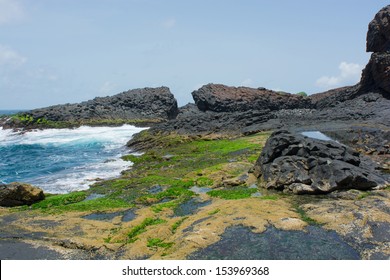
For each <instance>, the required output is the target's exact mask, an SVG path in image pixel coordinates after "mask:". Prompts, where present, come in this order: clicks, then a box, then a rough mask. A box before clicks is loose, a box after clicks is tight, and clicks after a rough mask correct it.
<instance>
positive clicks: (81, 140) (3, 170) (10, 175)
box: [0, 125, 145, 193]
mask: <svg viewBox="0 0 390 280" xmlns="http://www.w3.org/2000/svg"><path fill="white" fill-rule="evenodd" d="M143 129H145V128H137V127H134V126H131V125H123V126H120V127H88V126H82V127H79V128H76V129H46V130H34V131H28V132H23V133H20V132H15V131H12V130H3V129H0V162H1V163H2V164H1V165H0V181H1V182H4V183H9V182H13V181H22V182H26V183H30V184H34V185H36V186H39V187H41V188H42V189H43V190H44V191H46V192H51V193H67V192H70V191H75V190H84V189H87V188H88V187H89V185H91V184H92V183H94V182H96V181H97V180H99V179H108V178H112V177H115V176H118V175H119V174H120V172H121V171H122V170H124V169H127V168H129V167H130V166H131V163H130V162H125V161H123V160H122V159H121V156H122V155H123V154H124V153H128V152H129V151H128V150H127V149H126V147H125V144H126V142H127V141H128V140H129V139H130V138H131V137H132V135H134V134H135V133H138V132H140V131H141V130H143Z"/></svg>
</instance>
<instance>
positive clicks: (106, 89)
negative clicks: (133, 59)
mask: <svg viewBox="0 0 390 280" xmlns="http://www.w3.org/2000/svg"><path fill="white" fill-rule="evenodd" d="M115 88H116V84H114V83H112V82H108V81H107V82H105V83H104V84H103V85H102V86H101V87H100V89H99V92H100V93H102V94H112V93H113V91H114V90H115Z"/></svg>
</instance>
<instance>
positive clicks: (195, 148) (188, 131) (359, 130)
mask: <svg viewBox="0 0 390 280" xmlns="http://www.w3.org/2000/svg"><path fill="white" fill-rule="evenodd" d="M389 22H390V5H389V6H386V7H384V8H383V9H382V10H380V11H379V12H378V14H377V15H376V16H375V18H374V19H373V21H372V22H371V23H370V24H369V28H368V33H367V51H368V52H373V54H372V55H371V58H370V61H369V62H368V64H367V66H366V68H365V69H364V71H363V73H362V78H361V81H360V82H359V83H358V84H356V85H354V86H349V87H343V88H338V89H333V90H330V91H327V92H324V93H318V94H314V95H311V96H307V97H304V96H300V95H295V94H289V93H283V92H275V91H272V90H268V89H265V88H257V89H254V88H248V87H230V86H225V85H219V84H208V85H204V86H202V87H201V88H200V89H198V90H196V91H194V92H193V93H192V96H193V99H194V103H193V104H188V105H186V106H183V107H181V108H178V107H177V103H176V100H175V98H174V96H173V95H172V94H171V93H170V91H169V89H168V88H165V87H161V88H155V89H151V88H146V89H137V90H131V91H128V92H124V93H121V94H118V95H116V96H112V97H105V98H96V99H94V100H91V101H87V102H83V103H80V104H66V105H59V106H53V107H49V108H43V109H37V110H32V111H30V112H26V113H24V114H21V115H18V116H16V117H13V118H3V120H2V124H1V126H3V127H8V128H26V127H27V128H36V127H40V128H45V127H56V125H57V124H62V125H67V126H74V125H80V124H102V123H107V120H110V123H111V124H119V123H134V124H137V125H144V124H145V123H147V124H148V125H150V126H151V127H150V129H148V130H145V131H142V132H141V133H139V134H137V135H136V136H135V137H134V138H133V139H131V140H130V141H129V142H128V147H129V148H130V149H131V151H132V152H133V151H142V152H143V154H142V155H134V154H129V155H128V156H125V157H123V159H124V160H129V161H132V162H133V163H134V165H133V166H132V168H131V169H130V170H127V171H124V172H123V173H122V175H121V177H120V178H116V179H112V180H106V181H101V182H97V183H96V184H94V185H92V186H91V188H90V189H89V190H87V191H81V192H74V193H70V194H65V195H50V194H48V195H46V197H45V198H44V199H43V200H42V197H39V199H38V201H37V202H35V203H33V204H32V202H28V203H22V204H26V205H23V206H19V207H14V208H12V209H9V208H5V207H3V208H0V222H1V230H0V249H2V248H6V250H3V249H2V250H0V252H1V253H0V254H3V255H0V256H1V257H2V258H4V259H6V258H12V255H10V254H8V255H7V252H8V251H9V252H12V250H16V249H15V248H19V249H20V248H21V247H23V246H24V248H27V249H28V250H30V246H31V244H32V245H34V246H41V247H42V252H44V253H45V254H46V255H47V256H49V255H50V256H54V257H53V258H65V259H74V258H79V259H80V258H81V259H84V258H87V259H100V258H103V259H106V258H108V259H110V258H113V259H270V258H272V259H389V258H390V189H389V181H390V180H389V170H390V161H389V160H390V137H389V136H390V122H389V119H390V79H389V73H390V70H389V69H390V65H389V63H390V59H389V57H390V36H389V34H390V32H389V28H390V27H389V26H390V25H389ZM308 131H315V132H318V131H320V132H322V133H324V134H326V136H328V137H330V138H331V139H322V140H320V139H315V138H313V137H307V136H304V135H303V134H302V132H308ZM16 185H17V184H16ZM16 185H15V186H16ZM6 191H8V190H7V186H1V188H0V197H6ZM1 192H2V193H1ZM12 199H13V200H15V198H12ZM17 203H19V202H18V201H17ZM5 206H11V205H5ZM12 248H14V249H12ZM264 248H267V249H266V250H265V249H264ZM313 248H314V249H313ZM19 249H18V250H19ZM7 250H8V251H7ZM4 252H5V253H4ZM50 252H51V254H49V253H50ZM281 252H284V253H283V254H282V253H281ZM41 255H42V254H38V256H41ZM15 256H16V255H15ZM18 257H21V258H23V256H19V255H18ZM15 258H16V257H15Z"/></svg>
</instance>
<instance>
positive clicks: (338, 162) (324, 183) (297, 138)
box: [254, 130, 387, 194]
mask: <svg viewBox="0 0 390 280" xmlns="http://www.w3.org/2000/svg"><path fill="white" fill-rule="evenodd" d="M374 166H375V165H374V163H373V162H371V161H370V160H369V159H365V158H362V157H361V156H360V154H359V153H358V152H356V151H355V150H353V149H351V148H349V147H347V146H345V145H342V144H340V143H337V142H334V141H323V140H318V139H313V138H308V137H305V136H303V135H301V134H293V133H291V132H288V131H285V130H279V131H276V132H274V133H273V134H272V135H271V137H270V138H269V139H268V141H267V143H266V144H265V146H264V148H263V150H262V152H261V155H260V157H259V158H258V160H257V162H256V164H255V168H254V170H255V175H256V176H257V177H262V179H263V181H264V182H265V184H266V185H265V187H266V188H268V189H277V190H283V191H286V192H293V193H296V194H318V193H329V192H332V191H335V190H346V189H359V190H368V189H377V188H384V187H386V184H387V182H386V181H385V180H384V179H383V178H382V177H381V176H380V175H379V174H377V173H376V171H375V169H374Z"/></svg>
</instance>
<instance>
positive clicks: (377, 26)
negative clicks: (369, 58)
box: [367, 5, 390, 52]
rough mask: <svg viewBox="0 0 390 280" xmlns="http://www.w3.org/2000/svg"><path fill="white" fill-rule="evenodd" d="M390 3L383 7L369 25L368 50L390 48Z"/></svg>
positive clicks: (376, 50)
mask: <svg viewBox="0 0 390 280" xmlns="http://www.w3.org/2000/svg"><path fill="white" fill-rule="evenodd" d="M389 19H390V5H388V6H386V7H384V8H382V9H381V10H380V11H379V12H378V13H377V14H376V15H375V18H374V19H373V20H372V21H371V22H370V23H369V25H368V32H367V51H368V52H386V51H389V50H390V20H389Z"/></svg>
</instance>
